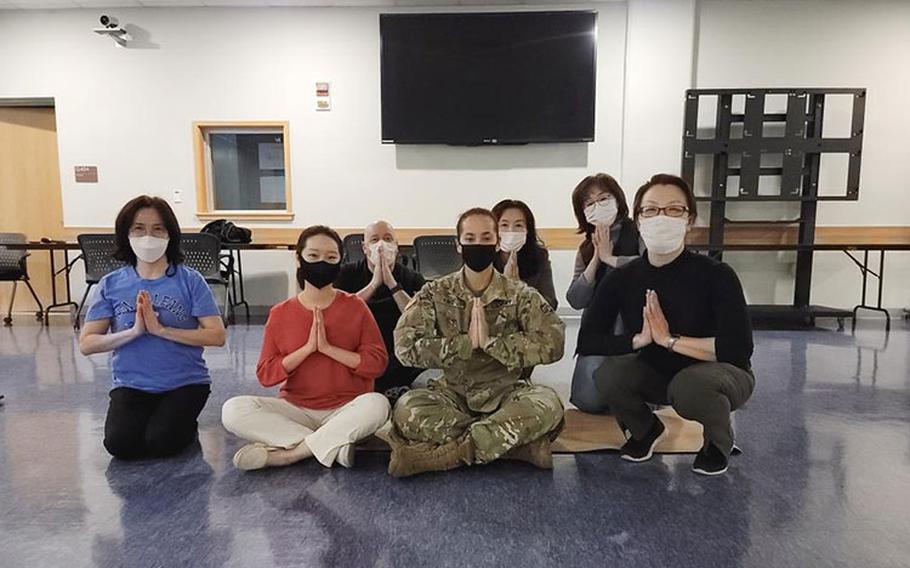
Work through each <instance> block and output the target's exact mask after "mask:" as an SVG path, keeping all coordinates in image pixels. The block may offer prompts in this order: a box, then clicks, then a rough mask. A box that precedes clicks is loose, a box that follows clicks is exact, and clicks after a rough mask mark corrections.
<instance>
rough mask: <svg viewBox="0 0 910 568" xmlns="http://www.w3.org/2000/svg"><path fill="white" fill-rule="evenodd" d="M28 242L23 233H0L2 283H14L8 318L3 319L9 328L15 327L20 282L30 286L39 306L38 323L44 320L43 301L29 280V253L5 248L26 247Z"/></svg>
mask: <svg viewBox="0 0 910 568" xmlns="http://www.w3.org/2000/svg"><path fill="white" fill-rule="evenodd" d="M27 242H28V239H27V238H26V236H25V235H23V234H22V233H0V282H12V283H13V293H12V295H11V296H10V298H9V309H8V310H7V312H6V317H5V318H3V325H5V326H7V327H8V326H11V325H13V302H15V301H16V287H17V286H18V284H19V282H20V281H22V282H25V285H26V286H28V291H29V292H31V293H32V298H34V299H35V303H36V304H38V311H37V312H35V318H36V319H37V320H38V321H41V320H42V319H43V318H44V306H42V305H41V300H39V299H38V294H36V293H35V289H34V288H32V283H31V282H29V279H28V267H27V266H26V262H25V259H26V258H28V256H29V254H28V252H26V251H24V250H11V249H8V248H6V247H4V246H3V245H4V244H11V245H12V244H16V245H24V244H25V243H27Z"/></svg>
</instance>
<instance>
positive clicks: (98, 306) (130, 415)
mask: <svg viewBox="0 0 910 568" xmlns="http://www.w3.org/2000/svg"><path fill="white" fill-rule="evenodd" d="M114 231H115V233H116V235H115V241H116V250H115V252H114V258H116V259H118V260H122V261H124V262H126V263H127V266H124V267H123V268H120V269H118V270H115V271H114V272H111V273H110V274H108V275H106V276H105V277H104V278H102V279H101V282H100V283H99V284H98V288H97V292H96V294H95V296H94V299H93V301H92V303H91V307H90V308H89V310H88V313H87V314H86V316H85V326H84V327H83V329H82V334H81V335H80V336H79V349H80V350H81V351H82V354H83V355H91V354H93V353H105V352H107V351H113V352H114V354H113V357H111V367H112V369H113V375H114V380H113V388H112V390H111V392H110V398H111V401H110V406H109V407H108V411H107V420H106V421H105V424H104V447H105V448H107V451H108V452H110V454H111V455H112V456H114V457H117V458H122V459H131V458H143V457H162V456H168V455H173V454H176V453H177V452H179V451H181V450H182V449H184V448H185V447H187V446H188V445H189V444H190V443H192V442H193V441H194V440H195V439H196V429H197V423H196V419H197V418H198V416H199V413H200V412H202V407H203V406H205V401H206V400H207V399H208V397H209V393H210V388H209V383H211V379H210V378H209V372H208V369H207V368H206V366H205V361H204V360H203V359H202V348H203V347H206V346H221V345H224V323H223V322H222V321H221V314H220V312H219V310H218V306H217V305H216V304H215V298H214V296H213V295H212V291H211V289H209V287H208V284H206V282H205V280H204V279H203V278H202V275H201V274H199V273H198V272H196V271H195V270H193V269H192V268H189V267H187V266H185V265H184V264H183V253H182V252H181V251H180V226H179V225H178V224H177V218H176V217H175V216H174V212H173V210H171V207H170V206H169V205H168V204H167V202H166V201H164V200H163V199H161V198H158V197H149V196H147V195H143V196H140V197H137V198H135V199H133V200H132V201H130V202H129V203H127V204H126V205H124V206H123V209H121V210H120V213H119V214H118V215H117V221H116V223H115V228H114Z"/></svg>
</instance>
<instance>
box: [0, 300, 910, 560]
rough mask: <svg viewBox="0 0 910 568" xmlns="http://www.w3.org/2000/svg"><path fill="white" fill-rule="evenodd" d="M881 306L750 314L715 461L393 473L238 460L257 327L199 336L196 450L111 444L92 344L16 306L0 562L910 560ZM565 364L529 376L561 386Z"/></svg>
mask: <svg viewBox="0 0 910 568" xmlns="http://www.w3.org/2000/svg"><path fill="white" fill-rule="evenodd" d="M894 324H895V325H894V328H895V329H894V330H893V331H892V332H891V334H890V337H888V342H887V346H885V345H884V343H885V334H884V331H883V329H882V328H883V326H882V325H881V322H876V321H869V322H865V323H863V324H862V326H861V329H860V330H858V331H857V332H856V336H855V337H854V336H851V335H850V334H849V333H838V332H835V331H824V330H822V331H811V332H799V331H786V332H772V331H761V332H756V344H757V348H756V357H755V359H754V363H755V371H756V376H757V388H756V394H755V396H754V397H753V399H752V400H751V401H750V402H749V404H748V405H747V407H746V408H745V409H743V410H741V411H740V412H738V413H737V416H736V429H737V442H738V444H739V445H740V446H741V447H742V448H743V449H744V450H745V454H744V455H743V456H740V457H737V458H734V461H733V465H732V468H731V471H730V472H729V474H728V475H727V476H725V477H723V478H719V479H705V478H701V477H697V476H695V475H694V474H692V473H691V471H690V470H689V467H690V462H691V459H692V458H691V456H663V457H658V458H656V459H654V460H652V461H651V462H649V463H646V464H642V465H633V464H628V463H624V462H621V461H620V460H619V459H618V457H617V456H616V455H615V454H611V453H596V454H579V455H575V456H556V458H555V469H554V471H552V472H541V471H538V470H535V469H533V468H532V467H531V466H527V465H525V464H520V463H514V462H513V463H502V464H494V465H492V466H489V467H485V468H475V469H470V470H459V471H455V472H452V473H447V474H434V475H427V476H422V477H418V478H413V479H409V480H404V481H398V480H394V479H392V478H390V477H388V476H387V475H386V473H385V467H386V463H387V459H388V457H387V455H385V454H381V453H374V454H368V453H361V454H359V455H358V467H357V469H354V470H350V471H348V470H344V469H333V470H327V469H324V468H323V467H322V466H320V465H319V464H317V463H315V462H309V463H304V464H300V465H297V466H294V467H290V468H286V469H282V470H271V471H266V472H257V473H252V474H243V473H240V472H237V471H235V470H234V469H233V468H232V467H231V465H230V458H231V455H232V453H233V452H234V451H235V450H236V448H237V447H239V442H238V441H237V440H235V439H234V438H233V437H232V436H229V435H228V434H227V433H226V432H225V431H224V430H223V429H222V427H221V425H220V423H219V411H220V406H221V403H222V402H223V401H224V400H225V399H227V398H228V397H230V396H233V395H236V394H240V393H249V392H264V391H263V390H261V389H260V388H259V386H258V383H256V381H255V377H254V373H253V371H254V368H255V364H256V359H257V356H258V352H259V343H260V341H261V338H262V327H261V326H244V325H238V326H234V327H232V328H231V329H230V331H229V339H228V345H227V347H225V348H223V349H217V350H211V351H209V352H208V356H207V359H208V361H209V364H210V367H211V369H212V373H213V378H214V385H213V395H212V398H211V399H210V401H209V403H208V405H207V407H206V409H205V411H204V412H203V414H202V416H201V419H200V424H201V431H200V442H201V451H200V448H199V447H198V446H197V447H195V448H193V449H192V450H191V451H190V452H187V453H186V454H185V455H182V456H180V457H178V458H176V459H171V460H163V461H149V462H144V463H119V462H112V461H111V459H110V458H109V457H108V455H107V454H106V453H105V451H104V448H103V447H102V445H101V433H102V425H103V419H104V412H105V410H106V393H107V389H108V383H109V372H110V371H109V368H108V365H107V358H106V357H105V356H97V357H93V358H91V359H86V358H84V357H82V356H80V355H79V353H78V349H77V348H76V344H75V340H74V336H73V333H72V330H71V329H69V328H67V327H66V326H64V325H57V326H54V327H51V328H50V329H49V330H46V329H42V328H39V327H37V326H36V325H35V324H34V323H33V322H29V320H28V318H26V317H22V318H19V319H17V320H16V322H15V327H13V328H12V329H9V328H0V393H3V394H5V395H6V401H5V405H3V406H2V407H0V445H2V449H0V566H2V567H3V568H7V567H10V568H12V567H16V568H18V567H20V566H23V567H25V566H28V567H32V566H34V567H52V566H66V567H73V568H75V567H80V566H124V567H146V566H167V567H171V566H174V567H183V566H203V567H207V566H252V567H255V568H267V567H270V566H342V567H349V566H350V567H359V566H402V567H408V568H411V567H418V566H522V567H525V566H610V565H615V564H619V565H622V566H647V567H660V566H671V567H683V566H693V567H711V568H722V567H727V566H755V567H781V566H792V567H798V568H806V567H810V566H849V567H854V566H862V567H873V566H875V567H877V566H895V567H896V566H910V330H908V327H907V325H906V324H905V323H904V322H898V321H895V322H894ZM577 325H578V324H577V321H570V322H569V337H570V341H569V345H568V346H567V351H569V352H571V349H572V348H573V346H574V336H575V334H576V333H577ZM876 350H878V354H877V355H876ZM876 357H877V362H876ZM570 373H571V361H570V360H568V359H566V360H564V361H563V362H561V363H560V364H557V365H554V366H551V367H548V368H543V369H539V370H538V374H535V378H536V379H537V380H538V381H540V382H543V383H546V384H550V385H553V386H555V387H557V388H558V389H559V390H560V392H561V393H563V394H565V393H567V391H568V380H569V376H570Z"/></svg>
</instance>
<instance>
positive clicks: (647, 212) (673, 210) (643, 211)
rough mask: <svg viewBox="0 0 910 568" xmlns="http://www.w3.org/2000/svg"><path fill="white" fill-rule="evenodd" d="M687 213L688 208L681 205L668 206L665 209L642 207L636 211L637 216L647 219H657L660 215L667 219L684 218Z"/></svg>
mask: <svg viewBox="0 0 910 568" xmlns="http://www.w3.org/2000/svg"><path fill="white" fill-rule="evenodd" d="M688 212H689V208H688V207H683V206H682V205H668V206H667V207H653V206H648V207H642V208H640V209H639V210H638V216H639V217H644V218H645V219H649V218H651V217H657V216H658V215H660V214H661V213H663V214H664V215H666V216H667V217H677V218H678V217H685V216H686V214H687V213H688Z"/></svg>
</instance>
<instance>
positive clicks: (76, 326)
mask: <svg viewBox="0 0 910 568" xmlns="http://www.w3.org/2000/svg"><path fill="white" fill-rule="evenodd" d="M91 289H92V284H89V285H88V286H86V288H85V294H82V300H81V301H80V302H79V307H78V308H76V321H75V322H74V323H73V329H79V327H80V326H79V316H80V315H81V314H82V308H83V307H84V306H85V300H86V298H88V293H89V290H91Z"/></svg>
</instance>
